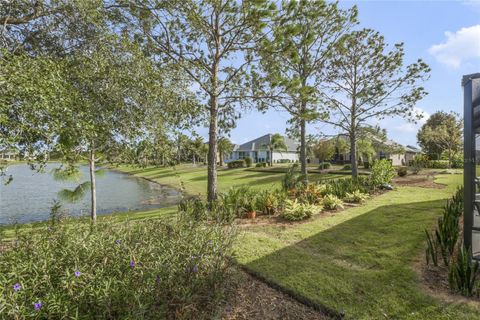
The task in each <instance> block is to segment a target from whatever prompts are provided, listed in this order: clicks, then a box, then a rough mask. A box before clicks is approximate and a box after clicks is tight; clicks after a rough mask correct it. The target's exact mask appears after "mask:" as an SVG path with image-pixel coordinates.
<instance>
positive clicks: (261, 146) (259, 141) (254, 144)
mask: <svg viewBox="0 0 480 320" xmlns="http://www.w3.org/2000/svg"><path fill="white" fill-rule="evenodd" d="M272 135H273V134H271V133H268V134H266V135H264V136H261V137H258V138H256V139H254V140H251V141H248V142H245V143H244V144H241V145H240V146H238V148H236V149H234V151H259V150H266V147H265V146H266V145H268V144H269V143H270V141H271V140H272ZM283 139H284V141H285V145H286V146H287V152H297V149H298V146H299V143H298V142H296V141H295V140H293V139H290V138H288V137H285V136H284V137H283Z"/></svg>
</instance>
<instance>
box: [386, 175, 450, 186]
mask: <svg viewBox="0 0 480 320" xmlns="http://www.w3.org/2000/svg"><path fill="white" fill-rule="evenodd" d="M434 180H435V177H434V175H433V174H428V175H420V174H412V175H407V176H405V177H396V178H394V179H393V184H394V185H396V186H409V187H421V188H435V189H443V188H445V185H443V184H439V183H436V182H435V181H434Z"/></svg>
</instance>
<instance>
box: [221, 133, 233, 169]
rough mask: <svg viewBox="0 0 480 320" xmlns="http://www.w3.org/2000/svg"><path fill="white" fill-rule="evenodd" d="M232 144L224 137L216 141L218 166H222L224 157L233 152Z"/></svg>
mask: <svg viewBox="0 0 480 320" xmlns="http://www.w3.org/2000/svg"><path fill="white" fill-rule="evenodd" d="M233 147H234V145H233V143H232V142H231V141H230V140H229V139H228V138H226V137H222V138H220V139H218V155H219V158H220V161H219V163H220V166H223V161H224V160H225V155H226V154H229V153H231V152H232V151H233Z"/></svg>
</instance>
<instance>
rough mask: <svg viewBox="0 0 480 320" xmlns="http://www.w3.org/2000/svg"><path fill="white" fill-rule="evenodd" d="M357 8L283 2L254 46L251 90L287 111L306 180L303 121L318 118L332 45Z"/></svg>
mask: <svg viewBox="0 0 480 320" xmlns="http://www.w3.org/2000/svg"><path fill="white" fill-rule="evenodd" d="M356 16H357V10H356V8H355V7H353V8H352V9H349V10H342V9H339V8H338V6H337V3H327V2H326V1H321V0H314V1H307V0H301V1H282V3H281V10H280V14H279V15H278V16H277V17H275V18H274V19H272V20H271V23H270V25H269V27H268V28H266V31H265V33H266V36H265V37H264V38H262V40H261V42H260V43H259V44H258V46H257V50H258V53H259V55H260V56H261V58H262V59H261V63H260V74H261V76H260V74H259V75H258V78H259V79H257V81H256V84H258V87H257V88H256V89H257V90H259V91H260V92H259V93H258V94H257V95H258V96H262V97H264V99H262V103H261V105H260V106H261V107H262V108H265V107H267V106H272V107H274V108H281V109H284V110H286V111H287V112H288V113H289V114H290V115H291V116H292V119H291V120H290V122H291V123H292V125H293V127H295V128H298V130H294V131H298V132H296V133H297V135H298V136H299V137H300V163H301V173H302V175H303V176H304V177H305V180H307V141H306V127H307V123H308V122H311V121H312V120H314V119H318V118H319V117H321V116H322V114H323V110H321V109H319V103H318V102H319V96H320V91H319V84H320V83H321V82H323V80H324V71H325V67H326V63H327V61H328V58H329V56H330V55H331V54H332V48H333V45H334V44H335V43H336V42H337V40H338V39H339V38H340V37H341V36H342V35H343V34H345V33H346V32H348V30H349V29H350V27H351V26H352V25H354V24H355V23H356Z"/></svg>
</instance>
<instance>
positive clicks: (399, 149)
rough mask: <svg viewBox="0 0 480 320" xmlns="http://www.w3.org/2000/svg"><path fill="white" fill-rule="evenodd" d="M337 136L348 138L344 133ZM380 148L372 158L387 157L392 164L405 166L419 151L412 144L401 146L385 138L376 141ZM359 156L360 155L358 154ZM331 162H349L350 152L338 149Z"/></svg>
mask: <svg viewBox="0 0 480 320" xmlns="http://www.w3.org/2000/svg"><path fill="white" fill-rule="evenodd" d="M337 138H340V139H345V140H347V142H348V141H349V140H348V136H347V135H344V134H340V135H338V137H337ZM377 143H379V144H380V145H381V146H383V147H384V148H383V150H382V148H381V147H380V148H377V149H379V150H378V151H377V153H376V154H375V155H374V156H373V160H375V159H388V160H390V161H391V162H392V165H394V166H407V165H409V164H410V163H411V161H412V160H413V159H414V158H415V157H416V156H417V154H419V153H421V151H420V149H418V148H417V147H414V146H410V145H407V146H403V145H401V144H399V143H397V142H395V141H393V140H390V139H387V140H386V141H383V142H381V143H380V142H379V141H377ZM360 157H361V156H360ZM332 162H334V163H349V162H350V153H349V152H346V153H340V152H339V150H338V149H336V152H335V154H334V156H333V159H332Z"/></svg>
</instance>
